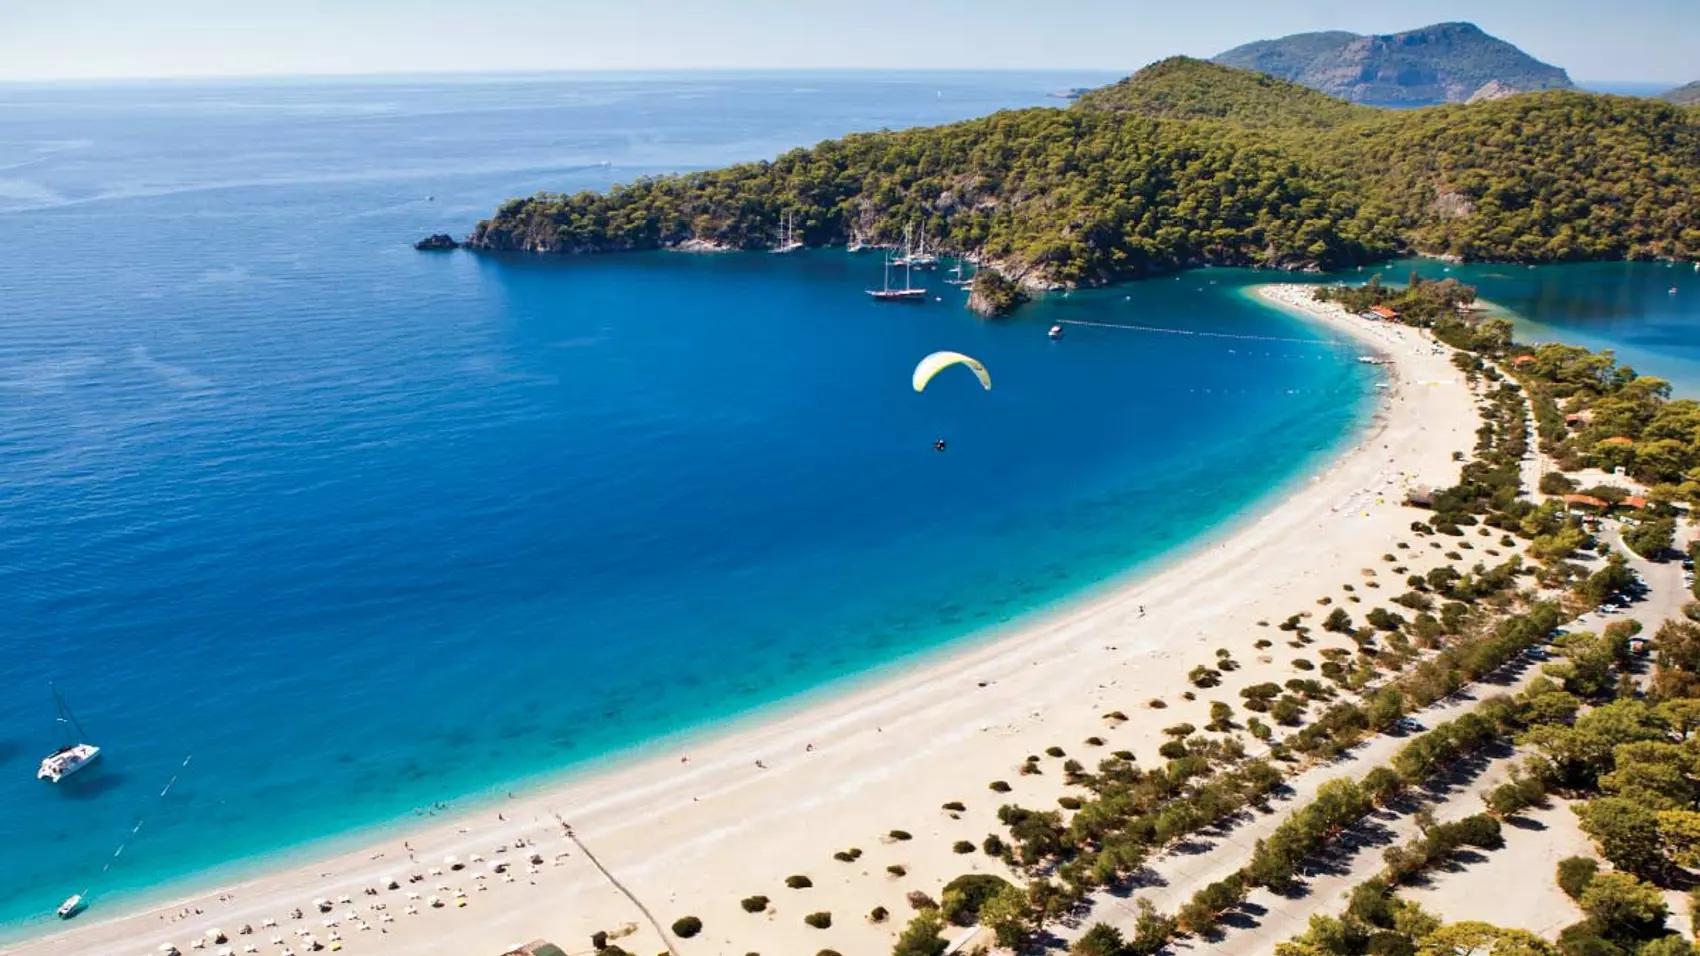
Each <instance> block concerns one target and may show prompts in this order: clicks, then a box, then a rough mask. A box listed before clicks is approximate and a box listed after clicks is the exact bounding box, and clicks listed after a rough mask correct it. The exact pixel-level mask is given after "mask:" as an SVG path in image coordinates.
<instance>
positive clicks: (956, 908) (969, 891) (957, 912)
mask: <svg viewBox="0 0 1700 956" xmlns="http://www.w3.org/2000/svg"><path fill="white" fill-rule="evenodd" d="M1010 885H1011V884H1010V882H1009V881H1008V880H1006V879H1004V878H1003V877H1001V876H994V875H992V874H990V873H965V874H963V875H962V876H959V877H957V878H956V879H954V880H951V881H950V882H949V883H946V884H945V885H944V895H943V897H942V903H941V905H940V908H939V915H940V916H942V917H944V919H945V921H946V922H950V923H954V924H956V925H957V926H972V925H974V922H975V921H976V920H978V919H979V918H980V907H982V906H984V905H985V903H986V901H987V900H989V899H991V898H992V897H993V896H995V895H997V894H998V892H999V891H1001V890H1004V889H1006V888H1008V887H1010Z"/></svg>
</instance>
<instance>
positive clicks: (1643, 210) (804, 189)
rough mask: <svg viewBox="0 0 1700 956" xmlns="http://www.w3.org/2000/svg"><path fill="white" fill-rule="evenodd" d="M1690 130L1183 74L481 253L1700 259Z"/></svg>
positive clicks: (523, 215) (1142, 264)
mask: <svg viewBox="0 0 1700 956" xmlns="http://www.w3.org/2000/svg"><path fill="white" fill-rule="evenodd" d="M1697 196H1700V113H1697V112H1696V111H1693V110H1682V109H1678V108H1676V107H1673V106H1671V105H1669V104H1665V103H1660V102H1656V101H1652V100H1637V99H1629V98H1623V97H1606V96H1595V95H1590V94H1584V93H1571V92H1553V93H1540V94H1530V95H1523V96H1516V97H1512V98H1510V99H1506V100H1498V101H1493V102H1481V103H1474V104H1469V105H1455V106H1446V107H1437V108H1433V109H1426V110H1411V111H1398V112H1388V111H1379V110H1371V109H1364V108H1359V107H1354V106H1352V105H1350V104H1346V103H1342V102H1339V101H1332V100H1328V99H1327V98H1325V97H1321V96H1320V95H1319V94H1316V93H1314V92H1313V91H1308V90H1303V89H1299V88H1297V87H1294V86H1292V85H1290V84H1284V83H1280V82H1277V81H1272V80H1268V79H1267V78H1264V77H1260V76H1257V75H1255V74H1250V73H1246V72H1243V71H1234V70H1228V69H1225V68H1223V67H1220V66H1216V65H1213V64H1207V63H1201V62H1199V61H1192V60H1170V61H1165V62H1164V63H1161V64H1158V65H1156V66H1155V67H1152V68H1150V69H1147V70H1144V71H1141V72H1140V73H1139V74H1136V75H1135V76H1133V77H1131V78H1129V79H1128V80H1125V81H1123V82H1122V83H1119V84H1116V85H1114V86H1111V87H1107V88H1105V89H1103V90H1100V91H1095V92H1093V93H1091V94H1089V95H1088V96H1086V97H1084V98H1082V100H1081V102H1080V103H1078V104H1077V105H1075V106H1073V107H1070V108H1067V109H1029V110H1019V111H1008V112H1002V113H997V114H994V115H993V116H990V117H986V118H983V119H977V120H971V121H968V122H964V123H956V124H952V125H949V126H942V127H936V128H930V129H916V130H906V131H902V132H887V133H873V134H859V135H854V136H848V137H845V138H844V139H841V140H833V141H829V142H825V143H821V144H820V145H818V146H815V147H813V148H810V149H798V150H793V151H791V152H789V153H786V154H785V155H783V156H780V157H779V158H778V159H776V160H773V161H771V162H760V163H745V164H740V165H737V166H732V167H728V168H726V169H721V170H714V171H709V172H701V173H691V174H687V175H682V176H665V177H659V178H655V179H645V180H640V181H638V182H636V183H633V184H631V185H628V186H624V187H619V188H616V189H614V190H612V191H609V192H606V193H589V192H586V193H578V194H575V195H571V196H564V195H540V196H535V197H532V198H530V199H519V200H513V201H510V202H509V203H507V204H505V205H504V206H503V207H502V208H501V209H500V210H499V211H498V212H497V214H496V215H495V217H493V218H492V219H490V220H487V221H485V222H482V223H480V224H479V226H478V229H477V231H476V232H475V233H474V234H473V236H472V239H471V245H472V246H473V247H474V248H481V249H531V250H536V251H547V252H569V253H570V252H596V251H604V250H619V249H654V248H661V247H667V246H673V245H677V244H680V243H682V242H685V241H687V240H695V241H701V242H709V243H715V244H720V245H724V246H728V247H732V248H745V249H756V248H765V247H767V246H769V245H770V244H771V243H772V242H773V239H774V237H775V236H776V235H777V233H778V225H779V222H780V221H781V219H782V217H783V216H784V215H785V214H786V213H792V214H794V215H795V217H796V223H797V226H798V228H799V229H800V230H801V235H802V238H803V240H804V241H805V242H806V243H807V244H809V245H831V244H841V243H844V242H846V241H848V240H849V239H852V238H859V239H862V240H864V241H870V242H894V241H896V240H898V239H900V238H901V237H902V235H903V231H904V228H905V227H907V226H918V227H920V229H921V230H922V231H923V232H925V234H926V235H927V237H928V242H929V245H930V246H934V247H937V248H942V249H945V250H949V251H952V252H964V253H975V254H978V255H980V256H981V257H982V258H984V259H986V260H987V261H990V262H993V263H995V264H997V265H998V266H999V267H1001V268H1002V269H1003V270H1004V271H1005V272H1006V273H1008V274H1010V275H1012V276H1019V277H1022V278H1024V279H1025V280H1026V281H1027V282H1028V284H1030V285H1045V284H1100V283H1105V282H1110V281H1115V280H1118V279H1123V278H1130V277H1136V276H1141V275H1149V274H1153V273H1160V272H1166V271H1172V270H1175V269H1180V268H1184V267H1188V266H1193V265H1200V264H1206V263H1209V264H1220V265H1251V266H1270V267H1278V268H1289V269H1300V268H1338V267H1343V266H1350V265H1353V264H1357V263H1362V262H1366V261H1371V260H1376V259H1382V258H1386V257H1388V256H1391V255H1396V254H1399V253H1403V252H1409V251H1423V252H1434V253H1446V254H1453V255H1459V256H1462V257H1465V258H1471V259H1506V260H1515V261H1522V262H1547V261H1561V260H1568V259H1592V258H1621V257H1648V256H1672V257H1680V258H1690V259H1700V200H1697V199H1696V198H1695V197H1697Z"/></svg>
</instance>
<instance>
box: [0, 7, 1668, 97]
mask: <svg viewBox="0 0 1700 956" xmlns="http://www.w3.org/2000/svg"><path fill="white" fill-rule="evenodd" d="M1441 20H1471V21H1474V22H1475V23H1477V24H1479V25H1480V26H1481V27H1482V28H1483V29H1485V30H1487V31H1488V32H1489V33H1492V34H1495V35H1497V36H1500V37H1503V38H1504V39H1507V40H1510V41H1511V42H1513V43H1516V44H1518V45H1519V46H1521V47H1523V48H1524V49H1525V50H1527V51H1529V52H1530V53H1532V54H1533V55H1535V56H1536V57H1538V58H1540V59H1542V60H1545V61H1547V62H1549V63H1553V64H1555V65H1557V66H1562V67H1564V68H1566V69H1568V70H1569V71H1570V74H1571V76H1572V77H1573V78H1575V79H1577V80H1645V81H1668V82H1670V83H1672V84H1675V83H1678V82H1687V81H1689V80H1693V79H1700V0H1427V2H1416V3H1413V2H1410V0H1401V2H1393V0H1208V2H1203V3H1187V2H1176V0H1043V2H1040V0H895V2H893V0H887V2H883V3H871V4H870V3H851V2H845V0H0V79H10V80H28V79H62V78H104V77H133V76H219V75H254V74H262V75H263V74H315V73H331V74H353V73H394V72H406V73H413V72H436V71H507V70H523V71H532V70H606V69H661V68H673V69H688V68H702V67H743V68H788V67H796V68H825V67H937V68H948V69H964V68H1001V67H1008V68H1015V67H1021V68H1028V67H1040V68H1047V67H1056V68H1080V69H1088V68H1090V69H1114V70H1130V69H1133V68H1136V67H1138V66H1141V65H1143V64H1145V63H1147V62H1150V61H1152V60H1155V59H1160V58H1162V57H1164V56H1168V55H1171V54H1175V53H1187V54H1192V55H1195V56H1210V55H1213V54H1216V53H1219V52H1221V51H1222V50H1224V49H1227V48H1229V47H1232V46H1235V45H1237V44H1239V43H1243V42H1246V41H1250V40H1257V39H1264V38H1267V37H1275V36H1282V35H1285V34H1288V33H1297V32H1303V31H1308V30H1324V29H1334V30H1352V31H1355V32H1360V33H1391V32H1396V31H1398V30H1403V29H1409V28H1412V27H1417V26H1422V25H1425V24H1428V23H1433V22H1437V21H1441Z"/></svg>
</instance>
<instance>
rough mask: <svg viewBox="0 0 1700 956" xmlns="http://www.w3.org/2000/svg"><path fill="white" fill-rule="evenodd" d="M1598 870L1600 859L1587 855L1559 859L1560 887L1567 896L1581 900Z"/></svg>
mask: <svg viewBox="0 0 1700 956" xmlns="http://www.w3.org/2000/svg"><path fill="white" fill-rule="evenodd" d="M1598 872H1600V863H1599V861H1598V860H1595V859H1593V858H1591V857H1586V856H1570V857H1565V858H1564V859H1562V860H1559V861H1558V888H1559V889H1561V890H1563V891H1564V895H1565V896H1568V897H1570V898H1571V899H1573V900H1579V899H1581V898H1582V893H1583V891H1585V890H1587V888H1588V884H1589V883H1592V882H1594V874H1596V873H1598Z"/></svg>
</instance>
